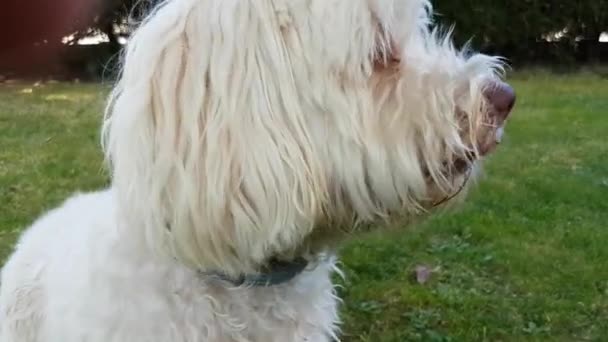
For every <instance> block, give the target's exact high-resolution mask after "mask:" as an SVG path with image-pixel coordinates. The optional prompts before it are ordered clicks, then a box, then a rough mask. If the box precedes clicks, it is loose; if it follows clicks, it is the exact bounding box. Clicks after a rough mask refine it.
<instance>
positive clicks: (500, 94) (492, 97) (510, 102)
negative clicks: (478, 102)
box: [484, 82, 516, 120]
mask: <svg viewBox="0 0 608 342" xmlns="http://www.w3.org/2000/svg"><path fill="white" fill-rule="evenodd" d="M484 95H485V97H486V99H487V100H488V102H489V103H490V104H491V105H492V107H493V110H494V114H495V115H497V116H500V118H499V119H501V120H504V119H506V118H507V116H509V114H510V113H511V110H513V107H514V106H515V99H516V96H515V90H514V89H513V88H512V87H511V86H510V85H508V84H507V83H505V82H494V83H493V84H492V85H491V86H489V87H488V88H487V89H486V91H485V93H484Z"/></svg>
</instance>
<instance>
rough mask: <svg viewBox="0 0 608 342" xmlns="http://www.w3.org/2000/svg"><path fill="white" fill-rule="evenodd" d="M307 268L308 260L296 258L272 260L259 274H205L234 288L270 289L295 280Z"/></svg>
mask: <svg viewBox="0 0 608 342" xmlns="http://www.w3.org/2000/svg"><path fill="white" fill-rule="evenodd" d="M306 266H308V261H307V260H306V259H304V258H296V259H294V260H292V261H279V260H272V261H270V262H269V263H268V265H267V266H266V267H265V269H264V270H263V271H262V272H260V273H257V274H243V275H241V276H239V277H236V278H232V277H230V276H227V275H226V274H223V273H216V272H210V273H203V274H205V275H208V276H213V277H216V278H219V279H220V280H223V281H226V282H229V283H231V284H232V285H234V286H250V287H270V286H276V285H281V284H284V283H286V282H288V281H290V280H292V279H294V278H295V277H296V276H298V275H299V274H300V273H302V272H303V271H304V269H305V268H306Z"/></svg>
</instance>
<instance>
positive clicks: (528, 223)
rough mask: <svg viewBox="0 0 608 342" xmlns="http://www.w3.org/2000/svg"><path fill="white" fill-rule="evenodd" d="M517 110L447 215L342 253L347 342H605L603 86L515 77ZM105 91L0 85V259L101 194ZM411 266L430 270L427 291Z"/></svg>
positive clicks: (607, 238)
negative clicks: (475, 180)
mask: <svg viewBox="0 0 608 342" xmlns="http://www.w3.org/2000/svg"><path fill="white" fill-rule="evenodd" d="M512 83H513V85H514V86H515V88H516V90H517V91H518V94H519V100H518V106H517V109H516V111H515V113H514V114H513V117H512V119H511V121H510V124H509V127H508V136H507V139H506V141H505V142H503V144H502V145H501V148H500V151H499V153H497V154H496V155H495V156H493V157H492V158H491V159H490V160H489V161H488V163H487V164H486V165H487V167H486V170H487V175H486V177H485V178H484V179H483V180H482V181H481V182H480V185H479V186H478V188H477V190H475V191H474V192H473V194H472V196H471V199H470V201H469V202H468V203H467V204H466V205H465V206H464V207H463V208H462V209H461V210H459V211H458V212H456V213H450V214H447V215H443V216H441V217H435V218H433V219H431V220H429V221H427V222H426V223H424V224H422V225H421V226H418V227H415V228H410V229H409V230H407V231H403V232H400V233H391V234H390V236H387V235H386V234H384V235H379V234H378V235H375V236H371V237H369V238H368V239H366V240H365V241H360V242H356V243H351V244H350V245H348V246H346V247H345V248H344V250H343V251H342V253H341V254H342V256H343V258H342V261H343V267H344V269H345V273H346V280H345V281H344V282H343V283H344V286H343V287H342V288H341V289H340V292H341V296H342V297H343V298H344V304H343V314H342V316H343V318H344V320H345V324H344V340H345V341H373V342H377V341H605V340H607V339H608V80H606V79H602V78H601V77H599V76H595V75H593V74H575V75H574V74H573V75H561V76H556V75H551V74H548V73H538V72H536V73H533V74H523V73H521V74H516V75H515V76H513V78H512ZM105 91H106V89H104V87H102V86H99V85H92V84H62V83H59V84H45V85H32V84H19V83H17V84H10V85H7V84H4V85H0V203H1V206H0V207H1V208H2V209H1V211H0V258H1V260H4V258H6V256H7V255H8V254H9V253H10V251H11V248H12V245H13V244H14V242H15V239H16V238H17V237H18V234H19V232H20V231H21V229H23V227H24V226H26V225H27V224H28V223H31V222H32V220H33V219H34V218H35V217H36V216H37V215H39V214H40V213H42V212H43V211H44V210H47V209H50V208H52V207H54V206H56V205H57V204H59V203H60V202H61V201H62V200H63V199H64V198H65V197H66V196H68V195H69V194H70V193H72V192H74V191H77V190H92V189H97V188H99V187H102V186H104V185H105V184H107V175H106V173H105V171H104V169H103V165H102V163H101V155H100V151H99V149H98V141H99V138H98V135H99V134H98V127H99V123H100V120H101V117H100V113H101V109H102V106H103V97H102V94H104V93H105ZM416 266H426V267H428V268H430V269H434V270H435V272H434V273H432V275H431V276H430V278H429V279H428V281H427V282H425V283H422V284H421V283H419V282H417V281H415V280H414V279H413V277H412V272H413V270H414V269H415V268H416Z"/></svg>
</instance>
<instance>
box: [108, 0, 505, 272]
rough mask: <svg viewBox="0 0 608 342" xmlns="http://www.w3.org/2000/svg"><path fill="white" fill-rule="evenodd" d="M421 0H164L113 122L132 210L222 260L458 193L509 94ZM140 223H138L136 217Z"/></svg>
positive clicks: (193, 258) (236, 262)
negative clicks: (457, 45) (435, 25)
mask: <svg viewBox="0 0 608 342" xmlns="http://www.w3.org/2000/svg"><path fill="white" fill-rule="evenodd" d="M430 15H431V7H430V4H429V3H428V2H427V1H425V0H333V1H328V0H245V1H233V0H231V1H227V0H207V1H200V0H169V1H166V2H165V3H163V4H162V5H160V6H159V7H158V8H156V9H155V10H154V11H153V12H152V14H151V15H150V16H149V18H147V19H146V20H145V21H144V22H143V23H142V25H141V26H140V28H139V29H138V30H137V31H136V32H135V34H134V35H133V37H132V39H131V41H130V42H129V45H128V47H127V50H126V56H125V61H124V67H123V71H122V74H121V78H120V80H119V82H118V84H117V86H116V88H115V90H114V92H113V93H112V97H111V101H110V105H109V107H108V111H107V116H106V121H105V125H104V147H105V150H106V154H107V157H108V158H109V160H110V162H111V167H112V171H113V184H114V185H113V186H114V188H115V190H116V192H117V196H118V199H119V201H120V207H121V208H122V210H123V211H124V215H123V216H125V217H127V218H128V219H129V222H130V224H131V226H132V227H142V228H144V230H143V231H142V232H143V233H145V236H146V238H147V239H148V240H147V241H148V242H149V243H150V244H151V245H153V246H154V247H163V248H164V249H166V250H169V251H170V252H171V253H172V254H173V255H174V256H176V257H178V258H179V259H180V260H182V261H184V262H187V263H190V264H193V265H194V266H196V267H201V268H221V269H222V270H224V271H225V272H228V273H237V272H244V271H252V270H255V269H256V268H257V267H258V266H259V265H261V264H263V263H264V262H265V261H266V260H267V259H268V258H269V257H271V256H274V255H289V254H296V253H302V250H305V249H306V245H307V243H309V241H310V240H311V236H315V241H318V240H321V241H322V240H323V237H324V236H325V234H327V236H330V235H332V230H335V229H347V230H352V229H354V228H353V227H355V224H354V223H356V222H377V221H378V220H379V219H384V218H390V217H396V216H399V217H403V216H415V215H418V214H420V213H422V212H425V211H428V210H430V209H432V208H434V207H438V206H441V205H442V204H443V203H444V202H449V200H451V199H452V198H453V197H455V195H456V194H458V193H462V188H463V187H465V186H466V183H467V179H468V178H469V177H470V176H471V173H472V172H473V171H474V169H475V168H476V166H477V165H478V164H479V160H480V159H481V158H482V157H483V156H484V155H486V154H487V153H489V152H490V151H492V150H493V149H494V147H495V145H496V143H497V141H499V140H500V135H501V134H502V126H503V124H504V122H505V120H506V118H507V115H508V114H509V112H510V111H511V108H512V106H513V102H514V98H515V97H514V94H513V90H512V89H511V88H510V87H509V86H507V85H506V84H505V83H503V82H502V81H500V79H499V74H498V71H500V69H501V65H500V63H499V61H498V60H497V59H496V58H492V57H488V56H483V55H479V54H473V53H468V52H462V51H457V50H456V49H454V48H453V47H452V46H451V45H450V42H449V36H447V35H441V34H440V33H439V32H438V31H437V30H434V29H432V27H431V22H430ZM131 229H134V230H136V228H131Z"/></svg>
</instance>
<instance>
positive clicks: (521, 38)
mask: <svg viewBox="0 0 608 342" xmlns="http://www.w3.org/2000/svg"><path fill="white" fill-rule="evenodd" d="M434 5H435V10H436V12H437V19H438V20H439V21H440V22H442V23H443V24H448V25H452V24H454V34H455V38H456V41H457V42H458V43H459V44H463V43H464V42H466V41H469V39H470V41H471V43H472V46H473V47H474V48H476V49H480V50H482V51H484V52H487V53H493V54H499V55H503V56H506V57H508V58H509V59H510V60H511V61H512V62H514V63H516V64H521V63H530V62H531V63H536V62H550V63H555V62H557V63H572V62H593V61H598V60H600V59H601V58H602V57H604V58H608V56H606V55H605V54H603V53H601V52H602V49H604V50H605V46H602V45H605V44H599V37H600V34H601V33H602V32H603V31H608V0H579V1H563V0H493V1H487V0H462V1H453V0H435V1H434ZM604 52H605V51H604Z"/></svg>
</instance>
